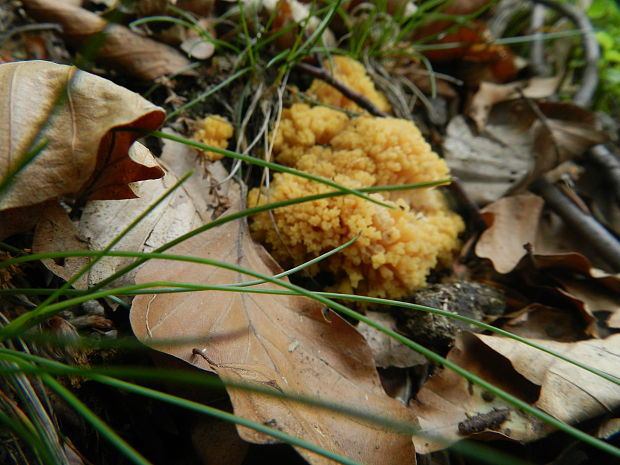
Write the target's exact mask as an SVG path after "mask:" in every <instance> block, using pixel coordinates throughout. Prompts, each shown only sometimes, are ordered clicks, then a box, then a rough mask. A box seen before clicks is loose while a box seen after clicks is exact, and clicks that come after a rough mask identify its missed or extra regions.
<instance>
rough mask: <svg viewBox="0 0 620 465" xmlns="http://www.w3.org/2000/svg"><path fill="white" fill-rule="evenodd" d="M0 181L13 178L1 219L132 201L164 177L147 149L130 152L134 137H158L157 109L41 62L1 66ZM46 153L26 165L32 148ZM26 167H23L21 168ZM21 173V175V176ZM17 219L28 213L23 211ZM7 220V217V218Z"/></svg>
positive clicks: (68, 69) (94, 80) (84, 76)
mask: <svg viewBox="0 0 620 465" xmlns="http://www.w3.org/2000/svg"><path fill="white" fill-rule="evenodd" d="M0 93H1V95H0V100H1V101H4V102H10V104H9V105H7V106H5V107H4V111H3V112H2V113H0V139H1V140H3V141H5V143H4V144H2V146H1V147H0V174H1V177H0V180H5V179H7V177H8V176H10V175H12V174H13V173H15V175H14V178H13V180H12V181H11V182H10V183H9V185H8V188H7V189H6V190H5V192H3V193H2V196H1V197H0V211H1V210H9V209H18V208H23V207H31V206H35V205H37V204H41V203H42V202H46V201H49V200H52V199H57V198H59V197H63V196H69V197H73V198H76V199H80V201H85V200H87V199H118V198H133V197H135V194H134V192H133V191H132V189H131V186H130V185H129V184H130V183H132V182H135V181H139V180H142V179H153V178H158V177H161V176H162V175H163V174H164V172H163V170H162V169H161V168H160V167H159V166H158V165H157V162H156V161H155V159H154V158H153V157H152V155H150V153H148V151H147V150H146V149H144V148H139V147H135V148H134V151H132V152H130V153H129V156H128V152H129V149H130V146H131V145H132V144H133V143H134V141H135V140H136V139H137V138H138V137H140V133H138V132H135V131H132V129H134V128H138V129H147V130H151V129H157V128H158V127H159V126H160V125H161V123H162V122H163V119H164V112H163V110H162V109H161V108H159V107H156V106H154V105H153V104H151V103H150V102H148V101H147V100H145V99H143V98H142V97H140V96H139V95H138V94H135V93H133V92H131V91H129V90H127V89H125V88H123V87H120V86H117V85H116V84H114V83H112V82H110V81H108V80H106V79H103V78H100V77H98V76H94V75H92V74H90V73H86V72H84V71H80V70H78V69H77V68H75V67H71V66H65V65H58V64H55V63H50V62H45V61H27V62H15V63H7V64H4V65H0ZM37 140H45V141H47V145H46V146H45V147H44V148H43V150H42V151H41V152H40V153H39V154H38V155H37V156H36V158H35V159H34V160H32V161H31V162H29V163H26V164H25V165H24V157H25V156H26V154H27V152H28V150H29V149H30V147H31V145H32V144H33V141H37ZM22 165H23V166H22ZM20 167H21V169H20ZM21 213H22V216H24V215H26V216H27V213H28V209H26V211H22V212H21ZM8 214H10V213H8Z"/></svg>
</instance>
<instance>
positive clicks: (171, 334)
mask: <svg viewBox="0 0 620 465" xmlns="http://www.w3.org/2000/svg"><path fill="white" fill-rule="evenodd" d="M239 203H240V200H237V201H236V202H235V203H233V205H234V207H231V210H229V211H228V213H231V212H234V211H235V210H237V209H238V208H239ZM169 252H170V253H176V254H183V255H191V256H195V257H200V258H208V259H215V260H220V261H225V262H227V263H230V264H235V265H237V266H241V267H243V268H245V269H250V270H253V271H255V272H260V273H264V274H268V275H272V274H274V271H275V269H276V268H277V265H275V262H273V259H272V258H271V257H270V256H269V255H268V254H267V253H266V252H265V251H264V249H263V248H262V247H261V246H259V245H257V244H256V243H254V242H253V241H252V239H251V237H250V235H249V231H248V229H247V226H246V224H245V221H243V220H235V221H232V222H229V223H226V224H225V225H222V226H220V227H218V228H215V229H213V230H210V231H207V232H204V233H202V234H199V235H197V236H195V237H193V238H192V239H190V240H187V241H185V242H183V243H181V244H179V245H177V246H175V247H174V248H172V249H170V251H169ZM251 279H252V278H248V277H247V276H245V275H243V274H241V273H238V272H234V271H230V270H226V269H222V268H218V267H210V266H209V267H208V266H205V265H199V264H192V263H183V262H175V261H166V262H162V261H150V262H148V263H147V264H146V265H145V266H144V267H143V268H142V269H141V271H140V272H139V273H138V274H137V276H136V282H137V283H146V282H153V281H165V280H170V281H176V282H179V281H183V282H198V283H204V284H211V285H215V284H226V283H229V284H234V283H240V282H245V281H249V280H251ZM259 287H260V288H262V289H274V288H277V286H275V285H272V284H262V285H260V286H259ZM327 312H328V311H326V310H324V308H323V307H322V306H321V305H319V304H317V303H316V302H315V301H313V300H311V299H308V298H303V297H299V296H273V295H267V294H250V293H236V292H233V293H230V292H224V293H222V292H217V291H204V292H191V293H184V294H159V295H152V296H151V295H144V296H138V297H136V298H135V299H134V302H133V305H132V309H131V315H130V318H131V325H132V328H133V330H134V332H135V334H136V336H137V337H138V338H139V339H140V340H142V341H143V342H144V343H145V344H147V345H151V346H153V347H154V348H156V349H157V350H160V351H162V352H165V353H168V354H171V355H173V356H175V357H177V358H179V359H181V360H184V361H185V362H187V363H189V364H191V365H193V366H195V367H197V368H200V369H203V370H207V371H211V372H215V373H217V374H218V375H219V376H220V377H221V378H223V379H224V380H231V381H237V382H247V383H256V384H258V385H259V386H260V387H262V388H267V389H272V390H274V392H284V393H288V394H291V395H295V394H297V395H303V396H309V397H313V398H318V399H321V400H325V401H331V402H334V403H338V404H341V405H347V406H350V407H355V408H356V409H357V410H360V411H362V412H372V413H374V414H380V415H382V416H386V417H391V418H393V419H397V420H400V421H406V422H409V423H414V422H415V418H414V416H413V415H412V413H411V412H410V411H409V410H408V409H407V408H405V407H404V406H403V405H401V404H400V403H398V402H397V401H395V400H393V399H391V398H389V397H388V396H387V395H386V394H385V393H384V391H383V389H382V387H381V384H380V381H379V377H378V374H377V371H376V369H375V364H374V361H373V359H372V354H371V351H370V348H369V347H368V345H367V344H366V342H365V340H364V338H363V337H362V336H361V335H360V334H359V333H358V332H357V331H356V330H355V329H354V328H353V327H352V326H351V325H349V323H347V322H346V321H344V320H343V319H342V318H341V317H340V316H338V315H337V314H335V313H333V312H331V311H329V312H328V313H327ZM179 338H192V339H194V341H193V342H191V343H183V344H165V343H163V345H162V343H161V342H157V341H158V340H160V341H161V340H170V339H177V340H178V339H179ZM228 392H229V395H230V397H231V400H232V404H233V407H234V411H235V414H237V415H239V416H242V417H246V418H250V419H252V420H254V421H257V422H260V423H266V424H269V425H272V426H274V427H276V428H278V429H280V430H282V431H285V432H287V433H289V434H292V435H294V436H297V437H300V438H303V439H305V440H307V441H310V442H313V443H315V444H318V445H321V446H323V447H325V448H327V449H330V450H332V451H335V452H338V453H340V454H342V455H345V456H347V457H350V458H354V459H355V460H358V461H360V462H363V463H366V464H381V465H389V464H394V465H396V464H402V463H413V461H414V450H413V446H412V444H411V438H410V437H407V436H404V435H399V434H397V433H394V432H390V431H386V430H385V429H384V428H383V427H381V426H379V425H373V424H371V423H369V422H367V421H359V420H356V419H352V418H349V417H346V416H343V415H342V414H338V413H337V412H333V411H327V410H322V409H318V408H316V407H312V406H308V405H304V404H301V403H298V402H295V401H292V400H283V399H277V398H270V397H267V396H264V395H258V394H255V393H252V392H249V391H242V390H239V389H232V388H231V389H229V390H228ZM239 433H240V434H241V436H242V437H243V438H244V439H246V440H248V441H251V442H257V443H270V442H273V440H271V439H269V438H267V437H266V436H264V435H262V434H259V433H256V432H254V431H251V430H248V429H245V428H240V430H239ZM300 452H301V453H302V454H303V455H304V457H305V458H306V459H308V460H310V461H311V463H314V464H323V463H331V462H330V461H328V460H326V459H324V458H322V457H319V456H317V455H315V454H312V453H309V452H306V451H304V450H300Z"/></svg>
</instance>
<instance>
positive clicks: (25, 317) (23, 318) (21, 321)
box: [0, 171, 193, 335]
mask: <svg viewBox="0 0 620 465" xmlns="http://www.w3.org/2000/svg"><path fill="white" fill-rule="evenodd" d="M192 174H193V172H192V171H190V172H189V173H187V174H186V175H185V176H183V177H182V178H181V179H179V180H178V181H177V182H176V183H175V184H174V185H173V186H172V187H170V188H169V189H168V190H167V191H166V192H164V193H163V194H162V195H161V196H160V197H159V198H158V199H156V200H155V201H154V202H153V203H152V204H150V205H149V206H148V207H147V208H146V209H145V210H144V211H143V212H142V213H141V214H140V215H138V216H137V217H136V218H135V219H134V220H133V221H132V222H131V223H129V225H127V226H126V227H125V228H124V229H123V230H122V231H121V232H120V233H119V234H118V235H117V236H116V237H115V238H113V239H112V241H111V242H110V243H109V244H108V245H107V246H106V247H105V248H104V249H103V250H101V251H98V252H97V254H96V255H94V259H93V260H91V261H90V262H89V263H87V264H86V265H85V266H83V267H82V268H81V269H80V270H79V271H78V272H77V273H75V274H74V275H73V276H72V277H71V278H70V279H69V280H67V281H66V282H65V283H64V284H63V285H62V286H61V287H60V288H58V289H57V290H56V291H55V292H54V293H53V294H51V295H50V296H49V297H48V298H47V299H45V300H44V301H43V302H42V303H41V304H39V305H38V306H37V308H36V309H34V310H32V311H30V312H27V313H23V314H21V315H20V316H18V317H17V318H15V319H14V320H13V321H11V322H10V323H9V324H8V325H6V326H5V327H4V328H2V330H0V334H1V333H2V331H4V330H9V328H13V329H10V330H9V332H13V334H14V335H15V334H17V333H18V332H19V328H20V327H24V326H25V325H27V324H28V322H31V321H34V320H39V321H40V317H41V315H46V314H48V313H49V312H47V311H46V308H47V307H48V305H49V304H50V303H51V302H53V301H54V300H55V299H56V298H57V297H58V296H60V295H61V293H62V291H63V290H65V289H68V288H69V287H71V285H72V284H73V283H75V282H76V281H77V280H78V279H79V278H80V277H81V276H83V275H84V273H86V272H87V271H88V270H90V269H91V268H92V267H93V266H94V265H95V264H96V263H97V262H98V261H99V260H101V259H102V258H103V257H104V256H106V255H107V254H108V253H109V251H110V250H111V249H112V247H114V246H115V245H116V244H117V243H118V242H119V241H120V240H121V239H122V238H123V237H125V235H126V234H127V233H128V232H129V231H131V230H132V229H133V228H134V227H135V226H136V225H137V224H138V223H139V222H140V221H142V220H143V219H144V218H145V217H146V216H147V215H148V214H149V213H151V212H152V211H153V210H154V209H155V208H157V206H158V205H159V204H161V203H162V202H163V201H164V200H165V199H166V198H168V197H169V196H170V195H171V194H172V193H173V192H174V191H175V190H176V189H178V188H179V187H180V186H181V185H182V184H183V183H184V182H185V181H187V179H188V178H189V177H190V176H191V175H192ZM50 316H51V315H50Z"/></svg>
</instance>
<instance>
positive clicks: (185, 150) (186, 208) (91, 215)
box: [33, 140, 227, 287]
mask: <svg viewBox="0 0 620 465" xmlns="http://www.w3.org/2000/svg"><path fill="white" fill-rule="evenodd" d="M160 161H161V163H162V165H163V166H164V167H165V168H166V175H165V176H164V177H163V178H161V179H158V180H153V181H145V182H140V183H135V185H134V189H135V190H136V192H137V194H139V198H136V199H128V200H114V201H111V200H95V201H90V202H88V203H87V204H86V205H85V207H84V210H83V212H82V216H81V217H80V219H79V221H77V222H76V223H75V224H74V223H72V222H71V221H70V220H69V218H68V216H67V214H66V213H65V212H64V211H63V210H62V209H60V208H59V207H58V208H57V209H53V210H51V211H50V212H49V213H46V215H45V221H42V223H41V224H40V225H39V226H38V227H37V230H36V231H35V238H34V244H33V249H34V251H35V253H43V252H56V251H62V250H82V249H83V250H101V249H103V248H105V247H106V246H107V245H108V244H109V243H110V242H111V241H112V240H113V239H114V238H115V237H116V236H117V235H118V234H120V233H121V232H122V231H123V230H124V229H125V228H126V227H127V226H128V225H129V224H130V223H131V222H133V221H134V220H135V218H136V217H138V215H140V214H141V213H142V212H144V211H145V210H146V209H147V208H148V207H149V206H150V205H152V204H153V203H154V202H155V201H156V200H157V199H158V198H159V197H160V196H162V195H163V194H164V193H165V192H166V191H167V190H168V189H170V188H171V187H172V186H174V184H175V183H176V182H177V181H178V178H179V177H181V176H183V175H185V174H186V173H187V172H188V171H190V170H196V171H197V172H198V171H203V168H202V167H200V166H199V158H198V157H197V155H196V152H195V150H193V149H192V148H190V147H188V146H186V145H184V144H181V143H178V142H173V141H168V140H166V141H164V146H163V149H162V157H161V159H160ZM226 175H227V172H226V170H225V169H224V167H223V166H222V165H221V163H211V164H210V165H209V171H208V172H207V173H205V175H203V174H198V173H196V174H194V175H192V176H191V177H190V178H189V179H188V180H187V181H185V183H183V184H182V185H181V186H180V187H179V188H178V189H177V190H176V191H175V192H173V193H172V194H171V195H169V196H168V197H167V198H166V199H165V200H164V201H163V202H162V203H161V204H160V205H159V206H158V207H156V208H155V209H154V210H153V211H152V212H151V213H150V214H149V215H148V216H146V217H145V218H144V219H143V220H142V221H140V223H138V224H137V225H136V226H135V227H134V228H133V229H132V230H131V231H129V232H128V233H127V234H126V235H125V236H124V237H123V238H122V239H121V240H120V241H119V242H118V243H117V245H116V246H115V247H114V250H128V251H137V252H150V251H152V250H154V249H156V248H157V247H160V246H162V245H164V244H165V243H166V242H168V241H171V240H172V239H176V238H177V237H178V236H181V235H183V234H185V233H187V232H189V231H191V230H192V229H195V228H197V227H199V226H201V225H202V224H205V223H207V222H209V221H210V220H211V219H212V218H213V216H214V211H215V210H216V209H217V208H221V205H222V204H225V203H226V201H227V197H226V191H227V184H224V185H220V186H219V187H218V188H212V187H211V186H212V185H218V184H219V182H220V181H222V180H223V179H224V178H225V177H226ZM69 238H79V239H77V240H76V241H73V242H71V243H67V240H69ZM82 238H84V239H82ZM80 241H82V242H80ZM68 260H69V261H67V262H66V263H65V265H64V266H62V267H60V266H59V265H56V264H54V262H53V261H51V262H50V263H49V265H50V266H48V268H49V269H50V270H51V271H52V272H54V273H56V274H58V275H59V276H61V277H63V278H65V279H67V278H69V277H70V276H71V275H72V274H73V273H74V272H75V271H77V269H78V268H77V266H78V265H73V264H75V263H78V262H79V263H82V264H83V262H82V261H79V260H83V259H68ZM132 261H133V258H127V257H110V256H108V257H103V258H102V259H101V260H100V261H99V262H97V263H96V264H95V265H94V266H92V267H91V268H90V269H89V270H88V273H87V274H86V275H85V282H82V281H80V282H79V283H77V284H76V286H78V287H82V286H85V285H90V286H92V285H94V284H97V283H98V282H100V281H102V280H103V279H105V278H107V277H109V276H110V275H112V274H113V273H115V272H116V271H118V270H120V269H121V268H122V267H124V266H126V265H128V264H129V263H131V262H132ZM47 265H48V263H47V262H46V266H47ZM134 276H135V270H134V271H132V272H129V273H126V274H124V275H123V276H122V277H121V278H119V280H117V281H116V282H115V284H116V285H131V284H134V281H133V279H134Z"/></svg>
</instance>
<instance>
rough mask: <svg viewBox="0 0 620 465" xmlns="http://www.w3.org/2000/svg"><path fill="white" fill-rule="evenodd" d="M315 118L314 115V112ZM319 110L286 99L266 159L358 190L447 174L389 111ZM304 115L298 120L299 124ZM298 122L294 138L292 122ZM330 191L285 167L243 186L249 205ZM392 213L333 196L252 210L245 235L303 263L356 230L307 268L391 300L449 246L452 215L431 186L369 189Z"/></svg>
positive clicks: (420, 279)
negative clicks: (383, 114) (379, 114)
mask: <svg viewBox="0 0 620 465" xmlns="http://www.w3.org/2000/svg"><path fill="white" fill-rule="evenodd" d="M319 116H320V121H315V120H314V117H319ZM343 116H344V115H343V114H342V113H341V112H338V111H335V110H331V109H327V108H321V107H316V108H310V107H308V106H307V105H304V104H297V105H293V106H292V107H291V108H290V109H288V110H286V111H284V112H283V115H282V121H281V122H280V129H279V131H278V132H277V134H276V135H275V137H276V139H275V141H276V142H275V144H274V155H275V157H276V160H278V161H279V162H281V163H286V164H289V165H291V166H294V167H295V168H297V169H300V170H303V171H306V172H308V173H312V174H315V175H318V176H322V177H325V178H329V179H333V180H334V181H336V182H339V183H341V184H343V185H345V186H348V187H352V188H360V187H366V186H373V185H384V184H405V183H418V182H428V181H435V180H439V179H445V178H446V177H447V176H448V168H447V166H446V164H445V162H444V161H443V160H441V159H440V158H439V157H438V156H437V155H436V154H435V153H433V152H432V151H431V149H430V147H429V145H428V144H427V143H426V142H425V141H424V138H423V137H422V135H421V134H420V131H419V130H418V129H417V128H416V127H415V126H414V125H413V124H412V123H411V122H408V121H405V120H399V119H396V118H376V117H371V116H368V115H365V116H362V117H359V118H356V119H352V120H350V119H349V118H347V117H346V116H344V119H343ZM303 121H305V123H300V122H303ZM297 127H298V128H299V134H300V136H299V137H298V138H297V139H296V138H295V135H296V134H298V133H297V132H296V131H297V130H296V129H295V128H297ZM330 190H332V188H331V187H328V186H325V185H323V184H320V183H316V182H313V181H309V180H307V179H302V178H299V177H296V176H292V175H289V174H276V175H275V176H274V179H273V181H272V182H271V185H270V187H269V190H262V191H261V190H258V189H253V190H252V191H251V192H250V195H249V204H250V205H251V206H254V205H258V204H264V203H267V202H275V201H280V200H285V199H291V198H296V197H302V196H306V195H311V194H316V193H321V192H326V191H330ZM373 196H374V197H375V198H376V199H377V200H382V201H384V202H387V203H391V204H392V205H394V206H395V207H396V208H395V209H394V210H390V209H387V208H385V207H381V206H377V205H375V204H373V203H370V202H368V201H365V200H362V199H360V198H357V197H354V196H342V197H334V198H330V199H323V200H318V201H314V202H308V203H303V204H299V205H294V206H291V207H287V208H282V209H278V210H274V211H273V212H272V213H273V220H274V221H275V226H276V228H274V224H273V222H272V219H271V217H270V215H269V214H267V213H263V214H259V215H256V216H254V218H253V222H252V224H251V229H252V232H253V234H254V236H255V237H256V238H257V239H258V240H260V241H261V242H263V243H264V244H266V245H267V246H268V247H269V248H270V250H271V251H272V252H273V254H274V256H275V258H276V259H277V260H279V261H280V262H281V263H283V264H287V265H292V264H298V263H301V262H304V261H306V260H308V259H310V258H314V257H316V256H317V255H319V254H321V253H324V252H326V251H328V250H330V249H332V248H334V247H337V246H338V245H340V244H343V243H344V242H346V241H347V240H349V239H351V238H352V237H353V236H355V235H356V234H358V233H360V237H359V239H358V240H357V241H356V242H355V243H354V244H353V245H351V246H349V247H347V248H346V249H344V250H343V251H342V252H341V253H339V254H336V255H334V256H332V257H330V258H329V259H327V260H324V261H323V262H321V263H320V264H319V265H318V266H315V267H314V269H311V272H313V273H316V272H318V271H319V270H325V271H329V272H331V273H332V274H333V275H334V276H335V278H336V281H337V285H336V287H337V289H338V290H339V291H343V292H356V293H359V294H366V295H370V296H379V297H390V298H399V297H403V296H406V295H408V294H409V293H411V292H412V291H413V290H415V289H417V288H420V287H422V286H424V285H425V279H426V276H427V275H428V273H429V271H430V270H431V269H432V268H434V267H435V266H436V265H437V264H438V263H439V261H442V260H446V259H447V258H448V257H449V256H450V255H451V253H452V252H453V250H454V249H455V248H456V247H457V246H458V239H457V236H458V234H459V232H460V231H462V229H463V223H462V220H461V219H460V217H459V216H458V215H456V214H455V213H453V212H451V211H450V210H449V209H448V208H447V206H446V205H445V202H444V200H443V198H442V195H441V193H440V192H439V191H437V190H432V189H424V190H416V191H411V193H406V194H403V193H400V194H399V193H392V194H389V195H388V194H386V195H381V194H373Z"/></svg>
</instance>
